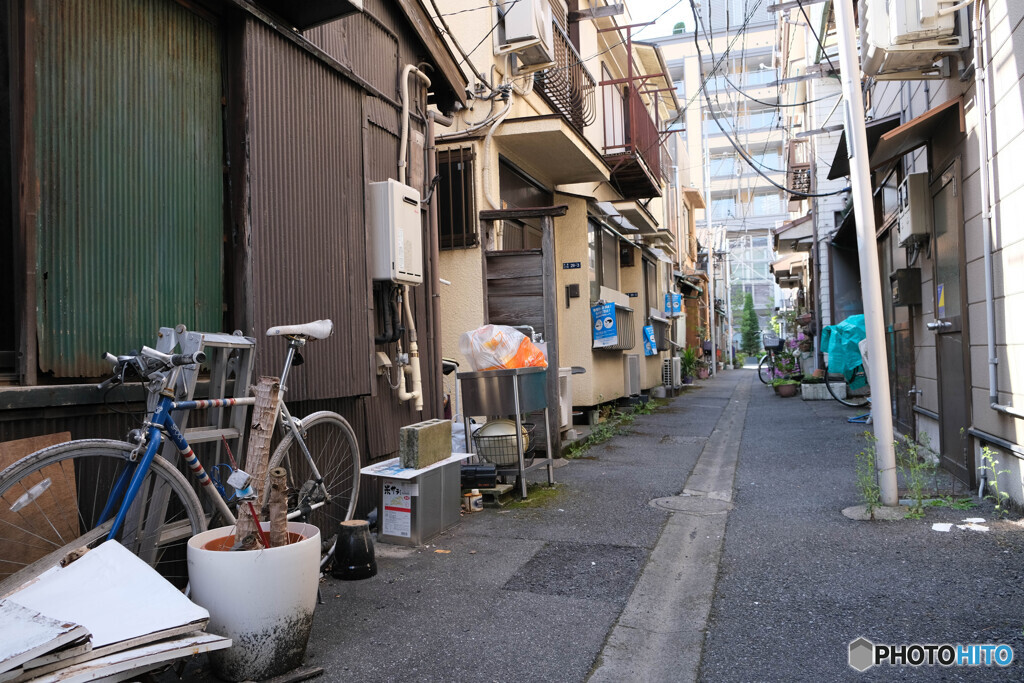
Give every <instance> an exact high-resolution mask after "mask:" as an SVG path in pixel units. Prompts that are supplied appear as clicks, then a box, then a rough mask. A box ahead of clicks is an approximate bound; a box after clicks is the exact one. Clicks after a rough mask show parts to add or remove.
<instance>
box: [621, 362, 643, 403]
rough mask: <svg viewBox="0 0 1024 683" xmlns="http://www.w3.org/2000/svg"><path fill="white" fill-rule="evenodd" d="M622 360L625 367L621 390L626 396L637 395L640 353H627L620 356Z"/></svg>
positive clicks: (638, 389)
mask: <svg viewBox="0 0 1024 683" xmlns="http://www.w3.org/2000/svg"><path fill="white" fill-rule="evenodd" d="M622 362H623V363H624V365H625V367H624V370H625V376H626V377H625V379H626V383H625V387H624V388H623V390H624V391H625V393H626V396H639V395H640V355H639V354H636V353H627V354H626V355H625V356H623V357H622Z"/></svg>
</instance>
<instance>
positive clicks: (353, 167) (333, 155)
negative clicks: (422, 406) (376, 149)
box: [245, 21, 373, 400]
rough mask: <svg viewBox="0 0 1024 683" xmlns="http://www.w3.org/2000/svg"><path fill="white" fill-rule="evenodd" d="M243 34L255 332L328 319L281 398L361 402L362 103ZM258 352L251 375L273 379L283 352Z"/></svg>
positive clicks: (365, 302)
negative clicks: (325, 333) (328, 332)
mask: <svg viewBox="0 0 1024 683" xmlns="http://www.w3.org/2000/svg"><path fill="white" fill-rule="evenodd" d="M245 36H246V37H245V62H246V69H247V73H246V74H245V78H246V83H247V92H248V96H249V112H248V121H249V132H248V137H249V150H250V153H249V183H250V185H249V212H250V215H249V222H250V226H251V232H252V271H253V291H252V297H253V299H254V302H255V317H256V319H255V333H256V334H257V335H262V334H263V333H264V332H265V331H266V329H267V328H268V327H270V326H272V325H281V324H287V323H301V322H308V321H311V320H317V319H320V318H331V319H332V320H334V322H335V331H334V335H333V336H332V337H331V338H329V339H327V340H325V341H322V342H315V343H313V344H312V345H311V347H310V348H309V349H308V352H307V353H306V354H305V355H306V357H307V359H308V361H309V365H307V366H305V367H301V368H297V370H296V372H295V375H294V376H293V377H294V379H293V380H290V381H289V386H288V390H289V397H291V398H293V400H294V399H320V398H331V397H336V396H357V395H360V394H369V393H370V376H371V366H370V363H371V361H372V351H373V349H372V341H373V340H372V334H371V333H370V332H369V329H368V325H369V314H370V312H369V307H370V303H369V301H370V292H369V276H368V274H367V266H366V228H365V225H364V208H363V159H362V145H361V140H362V123H361V122H362V118H363V114H362V98H363V93H362V91H361V90H359V89H357V88H356V87H355V86H354V85H353V84H352V83H350V82H348V81H346V80H345V79H343V78H342V77H341V76H339V75H338V74H336V73H334V72H332V71H330V70H329V69H327V67H325V66H324V65H322V64H320V63H318V62H316V61H314V60H313V59H311V58H310V57H309V56H308V55H305V54H304V53H302V52H301V51H300V50H299V49H298V48H296V47H295V46H294V45H292V44H291V43H289V42H287V41H285V40H284V39H283V38H281V37H280V36H278V35H277V34H276V33H274V32H273V31H271V30H270V29H269V28H267V27H266V26H263V25H261V24H259V23H257V22H255V21H249V22H248V26H247V29H246V32H245ZM275 342H277V343H275ZM260 349H261V350H260V353H259V356H258V360H257V367H258V370H259V372H261V373H264V374H275V375H276V374H278V373H279V371H280V363H281V360H282V359H283V357H284V356H283V353H284V344H283V343H281V342H280V341H279V340H268V341H266V342H262V343H261V344H260Z"/></svg>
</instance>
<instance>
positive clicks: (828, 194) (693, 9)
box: [689, 0, 847, 197]
mask: <svg viewBox="0 0 1024 683" xmlns="http://www.w3.org/2000/svg"><path fill="white" fill-rule="evenodd" d="M689 1H690V10H691V12H692V13H693V18H694V21H695V22H698V23H700V24H701V25H703V21H702V20H701V19H700V16H699V15H698V13H697V7H696V4H695V2H694V0H689ZM763 1H764V0H758V2H757V3H756V4H755V5H754V10H756V9H757V8H758V7H759V6H760V5H761V3H762V2H763ZM751 16H753V11H751V13H750V14H748V15H747V18H748V20H749V18H750V17H751ZM746 23H747V22H744V26H743V27H741V29H740V30H741V31H743V30H745V27H746ZM693 45H694V47H695V48H696V50H697V58H698V59H699V60H700V61H701V63H703V60H704V56H703V53H702V52H701V49H700V41H699V40H698V39H697V32H696V31H694V33H693ZM706 83H707V81H706V80H705V83H704V86H706ZM701 91H702V92H703V93H704V99H705V101H706V102H707V104H708V110H709V114H710V115H711V118H712V119H713V120H714V121H715V124H716V125H717V126H718V128H719V130H721V131H722V135H724V136H725V138H726V139H727V140H728V141H729V144H731V145H732V146H733V149H735V150H736V151H737V153H739V155H740V156H741V157H743V160H744V161H746V162H747V164H748V165H750V167H751V168H752V169H753V170H754V172H755V173H757V174H758V175H759V176H761V177H762V178H764V179H765V180H766V181H767V182H768V183H769V184H771V185H774V186H775V187H777V188H779V189H780V190H782V191H784V192H788V193H789V194H791V195H794V196H797V197H831V196H833V195H837V194H841V193H843V192H846V191H847V190H846V189H843V190H838V191H836V192H823V193H809V192H800V191H798V190H794V189H792V188H788V187H786V186H785V185H780V184H779V183H777V182H775V181H774V180H772V179H771V178H769V177H768V176H767V175H765V174H764V173H762V172H761V171H760V170H759V169H758V168H756V166H755V165H754V164H753V162H752V160H751V159H750V156H749V155H748V154H747V152H746V151H745V150H743V149H742V148H741V147H740V146H739V145H738V144H737V143H736V141H735V140H734V139H733V137H732V136H731V135H729V133H728V131H726V130H725V127H724V126H723V125H722V124H721V122H720V121H719V120H718V117H717V116H715V112H714V107H713V106H712V104H711V97H710V96H709V95H708V92H707V88H706V87H701Z"/></svg>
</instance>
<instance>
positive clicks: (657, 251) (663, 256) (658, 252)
mask: <svg viewBox="0 0 1024 683" xmlns="http://www.w3.org/2000/svg"><path fill="white" fill-rule="evenodd" d="M647 249H648V250H649V251H650V252H651V254H652V255H653V256H654V257H655V258H656V259H658V260H659V261H661V262H662V263H672V259H670V258H669V257H668V255H667V254H666V253H665V252H664V251H662V250H661V249H658V248H657V247H647Z"/></svg>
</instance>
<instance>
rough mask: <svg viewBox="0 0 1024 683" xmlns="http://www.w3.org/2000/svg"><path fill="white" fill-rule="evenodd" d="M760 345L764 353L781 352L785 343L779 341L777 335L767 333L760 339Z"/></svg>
mask: <svg viewBox="0 0 1024 683" xmlns="http://www.w3.org/2000/svg"><path fill="white" fill-rule="evenodd" d="M761 343H762V344H763V345H764V350H765V351H781V350H782V346H783V344H784V343H785V342H783V341H782V340H781V339H779V335H777V334H775V333H773V332H769V333H767V334H765V335H764V336H763V337H762V340H761Z"/></svg>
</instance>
